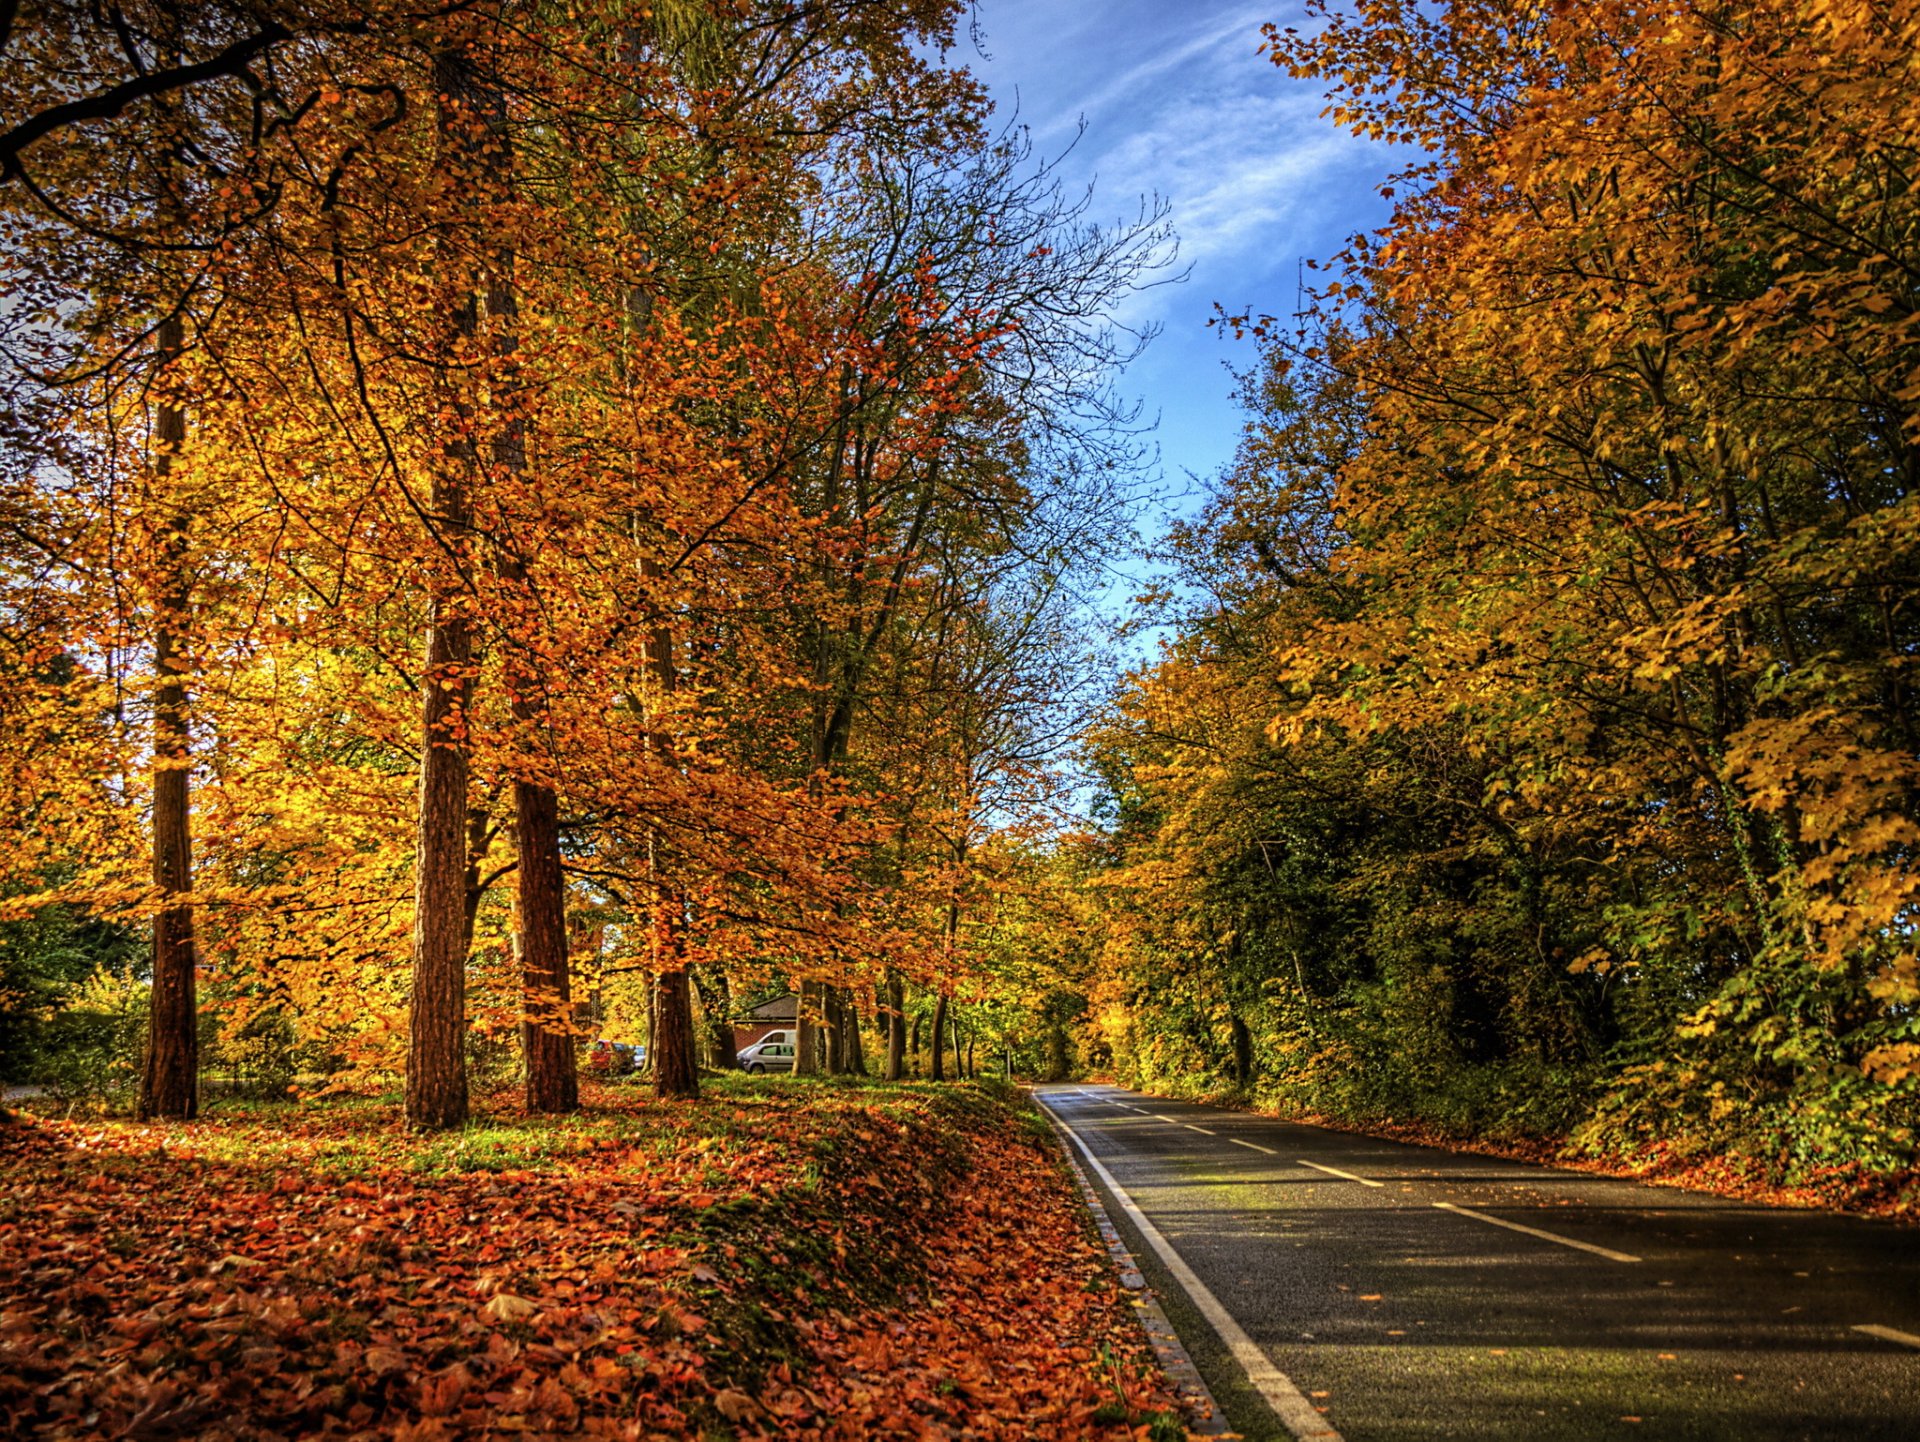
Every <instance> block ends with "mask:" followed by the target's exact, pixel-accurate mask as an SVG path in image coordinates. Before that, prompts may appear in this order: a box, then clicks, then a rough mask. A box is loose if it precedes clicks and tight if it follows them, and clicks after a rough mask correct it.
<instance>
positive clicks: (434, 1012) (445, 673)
mask: <svg viewBox="0 0 1920 1442" xmlns="http://www.w3.org/2000/svg"><path fill="white" fill-rule="evenodd" d="M432 503H433V508H434V511H435V513H436V515H437V516H438V517H439V518H440V519H441V520H442V522H444V523H445V524H446V525H447V526H448V527H449V529H453V528H456V527H458V528H464V526H465V523H466V519H467V516H466V496H465V494H464V491H463V488H462V487H461V486H460V485H459V484H458V482H457V481H456V480H455V479H454V478H453V477H452V476H451V475H446V474H436V475H435V477H434V482H433V502H432ZM433 588H434V593H433V595H432V598H431V603H430V604H431V607H432V610H431V614H430V619H429V621H428V624H427V664H426V670H425V674H424V679H423V683H422V685H421V691H422V693H423V697H424V701H423V705H422V716H421V738H422V741H423V743H424V744H423V745H422V747H421V756H420V816H419V830H418V835H417V838H416V843H415V862H414V896H413V994H412V996H411V997H410V998H409V1000H408V1008H407V1010H408V1022H409V1034H408V1041H407V1120H408V1121H409V1122H410V1123H412V1124H413V1125H414V1126H417V1127H435V1128H438V1127H457V1126H459V1125H460V1124H461V1123H463V1122H465V1121H466V1119H467V1068H466V1042H467V925H466V893H467V884H466V883H467V742H466V725H465V716H466V712H467V706H468V703H469V701H470V700H471V697H472V690H473V680H472V675H471V670H470V667H471V663H472V659H473V633H472V628H471V626H470V624H469V623H468V621H467V619H466V617H465V616H464V615H463V614H462V612H461V608H460V604H459V597H458V596H457V595H456V594H454V590H453V587H452V586H451V585H449V584H448V583H446V582H444V581H439V580H436V581H435V582H434V583H433Z"/></svg>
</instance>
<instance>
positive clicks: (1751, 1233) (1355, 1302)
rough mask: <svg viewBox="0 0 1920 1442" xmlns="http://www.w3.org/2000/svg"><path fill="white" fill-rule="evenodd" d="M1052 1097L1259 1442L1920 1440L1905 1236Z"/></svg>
mask: <svg viewBox="0 0 1920 1442" xmlns="http://www.w3.org/2000/svg"><path fill="white" fill-rule="evenodd" d="M1039 1095H1040V1098H1041V1100H1042V1101H1043V1102H1044V1103H1045V1104H1046V1106H1047V1107H1048V1108H1049V1110H1051V1111H1052V1112H1053V1113H1054V1115H1055V1116H1056V1118H1057V1119H1058V1120H1059V1121H1060V1122H1061V1123H1062V1124H1064V1125H1065V1126H1066V1127H1067V1129H1068V1130H1069V1131H1070V1133H1071V1134H1072V1135H1073V1137H1074V1138H1076V1139H1077V1141H1078V1142H1079V1144H1080V1145H1081V1146H1082V1147H1083V1148H1085V1149H1086V1150H1087V1151H1090V1152H1091V1154H1092V1156H1093V1158H1094V1159H1095V1160H1096V1161H1097V1163H1098V1164H1099V1165H1098V1168H1097V1169H1096V1170H1099V1169H1104V1173H1105V1177H1104V1178H1103V1180H1102V1181H1101V1183H1100V1184H1101V1186H1102V1189H1103V1190H1104V1191H1107V1192H1108V1193H1109V1196H1108V1201H1109V1204H1110V1205H1111V1204H1113V1203H1115V1202H1116V1201H1118V1200H1119V1199H1118V1198H1115V1197H1114V1196H1112V1195H1111V1192H1112V1191H1113V1189H1114V1187H1115V1186H1117V1187H1118V1188H1119V1189H1120V1190H1122V1191H1124V1192H1125V1193H1126V1197H1127V1199H1129V1200H1130V1202H1131V1204H1132V1205H1133V1206H1134V1207H1137V1209H1138V1211H1139V1213H1141V1214H1144V1217H1145V1219H1146V1221H1147V1224H1148V1225H1149V1226H1150V1227H1152V1228H1153V1229H1155V1230H1156V1231H1157V1232H1158V1233H1159V1234H1160V1235H1161V1237H1162V1238H1163V1239H1164V1241H1165V1243H1166V1244H1169V1245H1170V1246H1171V1248H1172V1249H1173V1251H1174V1253H1175V1256H1176V1259H1177V1263H1180V1264H1184V1267H1185V1268H1186V1269H1190V1278H1189V1280H1188V1283H1187V1286H1186V1287H1184V1288H1182V1287H1181V1286H1179V1285H1177V1284H1176V1282H1175V1279H1174V1277H1173V1275H1172V1274H1171V1273H1170V1272H1169V1270H1168V1267H1167V1264H1166V1263H1164V1262H1162V1261H1161V1260H1160V1259H1159V1258H1158V1257H1156V1256H1155V1255H1154V1248H1153V1246H1152V1245H1151V1242H1150V1240H1149V1239H1147V1238H1145V1237H1143V1236H1142V1234H1141V1231H1140V1228H1139V1226H1138V1224H1137V1221H1130V1220H1129V1219H1128V1218H1127V1217H1126V1216H1124V1215H1123V1213H1124V1211H1125V1208H1124V1206H1121V1207H1115V1209H1114V1210H1115V1212H1116V1220H1118V1221H1119V1223H1120V1225H1121V1226H1122V1228H1123V1229H1125V1230H1126V1231H1127V1232H1129V1233H1130V1234H1131V1235H1130V1236H1129V1238H1128V1240H1129V1243H1130V1244H1131V1245H1132V1246H1133V1247H1134V1248H1135V1253H1136V1255H1137V1256H1138V1257H1139V1259H1140V1261H1141V1262H1142V1264H1143V1266H1144V1267H1145V1268H1146V1270H1147V1272H1148V1274H1149V1277H1150V1278H1151V1279H1152V1280H1153V1282H1154V1285H1155V1287H1156V1289H1157V1290H1158V1291H1160V1293H1161V1294H1162V1297H1163V1299H1164V1300H1165V1301H1166V1302H1167V1303H1168V1311H1169V1313H1170V1314H1172V1316H1173V1320H1174V1322H1175V1324H1176V1326H1177V1327H1178V1328H1179V1330H1180V1332H1181V1335H1182V1337H1183V1339H1184V1340H1185V1341H1186V1342H1187V1344H1188V1346H1189V1347H1190V1348H1191V1349H1192V1350H1193V1352H1194V1354H1195V1359H1196V1361H1198V1362H1199V1364H1200V1366H1201V1369H1202V1371H1203V1372H1205V1373H1206V1374H1207V1375H1208V1378H1209V1380H1210V1381H1211V1382H1212V1383H1213V1385H1214V1389H1215V1392H1216V1394H1217V1395H1218V1396H1219V1398H1220V1401H1221V1403H1222V1405H1223V1407H1224V1408H1225V1409H1226V1411H1227V1413H1228V1416H1229V1418H1230V1419H1231V1420H1232V1421H1233V1422H1234V1423H1235V1425H1236V1426H1237V1427H1238V1428H1240V1430H1242V1431H1243V1432H1245V1433H1246V1434H1247V1435H1249V1436H1251V1437H1286V1436H1289V1435H1294V1436H1311V1435H1319V1436H1323V1437H1324V1436H1341V1437H1345V1438H1346V1439H1348V1442H1362V1439H1370V1438H1381V1439H1386V1438H1391V1439H1396V1442H1401V1439H1421V1438H1440V1437H1471V1438H1475V1439H1483V1438H1486V1439H1491V1438H1515V1439H1528V1442H1535V1439H1549V1438H1582V1439H1587V1438H1608V1437H1643V1438H1653V1437H1658V1438H1662V1439H1667V1438H1675V1439H1678V1438H1703V1439H1704V1438H1726V1439H1735V1438H1738V1439H1776V1438H1777V1439H1787V1438H1836V1437H1847V1438H1861V1439H1868V1438H1886V1439H1889V1442H1893V1439H1902V1442H1904V1439H1910V1438H1913V1437H1915V1436H1920V1232H1915V1231H1914V1230H1912V1229H1911V1228H1906V1227H1902V1226H1899V1225H1896V1224H1893V1223H1887V1222H1880V1221H1874V1220H1868V1219H1863V1218H1857V1217H1845V1216H1835V1215H1830V1214H1826V1213H1819V1212H1796V1211H1782V1210H1778V1209H1770V1208H1764V1207H1757V1206H1752V1205H1747V1204H1743V1203H1737V1202H1729V1201H1726V1200H1724V1199H1721V1198H1717V1197H1709V1196H1703V1195H1699V1194H1694V1193H1687V1192H1679V1191H1673V1190H1668V1189H1662V1188H1654V1187H1648V1186H1645V1185H1642V1184H1639V1183H1634V1182H1627V1181H1620V1180H1616V1179H1612V1178H1604V1177H1595V1176H1589V1175H1586V1174H1582V1173H1571V1172H1563V1171H1557V1170H1554V1169H1552V1168H1546V1167H1536V1166H1529V1165H1526V1164H1523V1163H1518V1162H1511V1161H1503V1160H1500V1159H1498V1158H1489V1157H1484V1156H1475V1155H1466V1154H1461V1153H1455V1152H1448V1151H1442V1150H1437V1149H1435V1148H1431V1147H1420V1146H1410V1145H1407V1144H1404V1143H1399V1142H1390V1141H1380V1140H1376V1139H1372V1138H1368V1137H1358V1136H1352V1135H1348V1134H1345V1133H1340V1132H1330V1131H1325V1130H1322V1129H1320V1128H1317V1127H1309V1126H1298V1125H1292V1124H1288V1123H1284V1122H1279V1121H1275V1120H1272V1119H1270V1118H1264V1117H1257V1116H1250V1115H1247V1114H1245V1113H1239V1112H1229V1111H1222V1110H1219V1109H1216V1108H1212V1107H1203V1106H1196V1105H1194V1104H1192V1103H1188V1102H1178V1101H1171V1100H1167V1099H1164V1098H1159V1097H1147V1096H1142V1095H1140V1094H1138V1093H1134V1092H1129V1091H1125V1090H1122V1089H1120V1088H1118V1087H1095V1086H1088V1087H1073V1086H1062V1087H1046V1088H1041V1089H1039ZM1083 1160H1084V1153H1083ZM1196 1281H1197V1282H1198V1283H1199V1284H1200V1286H1201V1287H1202V1288H1204V1290H1205V1291H1206V1292H1207V1293H1210V1294H1211V1300H1212V1301H1215V1302H1217V1304H1218V1306H1219V1307H1220V1308H1222V1309H1224V1311H1225V1312H1226V1313H1227V1314H1228V1316H1229V1319H1230V1320H1229V1321H1228V1322H1227V1324H1226V1329H1227V1331H1228V1333H1229V1337H1230V1338H1231V1334H1232V1333H1233V1332H1234V1330H1235V1329H1236V1328H1237V1329H1238V1330H1239V1331H1241V1332H1244V1334H1245V1337H1246V1339H1247V1340H1248V1341H1249V1342H1250V1343H1251V1345H1252V1348H1254V1349H1257V1350H1255V1351H1254V1352H1253V1353H1252V1355H1253V1357H1254V1358H1255V1359H1256V1362H1255V1369H1254V1370H1255V1371H1256V1372H1257V1371H1258V1370H1259V1368H1260V1366H1261V1364H1265V1366H1266V1367H1267V1369H1268V1370H1269V1372H1272V1371H1273V1369H1277V1372H1278V1373H1279V1374H1284V1375H1283V1376H1282V1377H1281V1379H1280V1382H1279V1384H1278V1386H1277V1388H1276V1385H1275V1384H1274V1382H1273V1381H1272V1378H1271V1377H1268V1378H1266V1379H1260V1378H1256V1379H1255V1381H1256V1382H1258V1381H1262V1380H1264V1382H1265V1386H1264V1387H1263V1388H1260V1389H1258V1390H1257V1389H1256V1386H1255V1385H1254V1383H1250V1381H1249V1378H1248V1374H1247V1370H1246V1369H1245V1368H1244V1367H1243V1366H1242V1365H1241V1364H1240V1363H1237V1362H1236V1361H1235V1360H1234V1358H1233V1356H1232V1354H1231V1352H1230V1350H1229V1347H1228V1345H1226V1344H1224V1343H1223V1342H1222V1341H1221V1340H1220V1337H1219V1328H1218V1326H1217V1324H1215V1325H1210V1324H1209V1322H1208V1321H1207V1320H1206V1319H1205V1318H1204V1317H1203V1311H1204V1309H1205V1308H1204V1300H1203V1302H1202V1304H1200V1305H1196V1303H1195V1301H1194V1299H1193V1296H1192V1295H1191V1293H1192V1283H1193V1282H1196ZM1262 1391H1264V1392H1265V1393H1266V1397H1265V1398H1264V1399H1263V1397H1262V1395H1261V1392H1262ZM1290 1401H1291V1406H1289V1402H1290ZM1270 1403H1277V1406H1275V1405H1269V1404H1270ZM1287 1417H1290V1418H1291V1420H1292V1424H1293V1425H1292V1426H1291V1427H1289V1426H1287V1425H1286V1424H1285V1423H1284V1422H1283V1421H1282V1418H1287ZM1303 1418H1304V1419H1305V1420H1304V1421H1303ZM1316 1424H1317V1425H1316ZM1319 1429H1324V1430H1319Z"/></svg>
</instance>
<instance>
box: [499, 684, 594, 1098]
mask: <svg viewBox="0 0 1920 1442" xmlns="http://www.w3.org/2000/svg"><path fill="white" fill-rule="evenodd" d="M514 709H515V711H516V713H517V712H518V711H519V710H520V709H521V703H520V702H519V701H518V700H516V701H515V703H514ZM513 809H514V828H513V835H514V846H515V849H516V851H517V853H518V856H519V862H520V864H519V868H518V871H517V872H516V877H517V881H518V888H519V890H518V896H517V901H518V906H517V910H518V913H519V924H520V996H521V1007H522V1011H523V1016H522V1019H521V1037H522V1044H523V1046H524V1048H525V1052H526V1059H527V1110H528V1111H531V1112H571V1111H578V1110H579V1109H580V1077H579V1072H578V1071H577V1069H576V1068H575V1066H574V1052H573V982H572V978H571V976H569V974H568V965H567V897H566V877H565V874H564V873H563V872H562V870H561V867H560V803H559V798H558V797H556V796H555V795H554V793H553V791H552V789H551V788H549V787H546V786H539V785H535V784H534V783H532V782H530V781H516V782H515V783H514V786H513Z"/></svg>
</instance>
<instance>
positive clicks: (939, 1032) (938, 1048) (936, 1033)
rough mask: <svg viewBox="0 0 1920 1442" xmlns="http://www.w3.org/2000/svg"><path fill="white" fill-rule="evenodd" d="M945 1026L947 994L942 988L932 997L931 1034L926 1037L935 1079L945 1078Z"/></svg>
mask: <svg viewBox="0 0 1920 1442" xmlns="http://www.w3.org/2000/svg"><path fill="white" fill-rule="evenodd" d="M946 1027H947V994H946V992H945V991H944V990H943V991H941V992H940V993H939V995H937V996H936V997H934V999H933V1034H932V1036H931V1037H930V1038H929V1039H928V1040H929V1041H930V1043H931V1046H932V1052H933V1072H932V1076H933V1079H934V1080H935V1081H945V1080H946V1079H947V1063H946V1054H947V1052H946V1043H945V1042H944V1040H943V1038H944V1037H945V1035H946Z"/></svg>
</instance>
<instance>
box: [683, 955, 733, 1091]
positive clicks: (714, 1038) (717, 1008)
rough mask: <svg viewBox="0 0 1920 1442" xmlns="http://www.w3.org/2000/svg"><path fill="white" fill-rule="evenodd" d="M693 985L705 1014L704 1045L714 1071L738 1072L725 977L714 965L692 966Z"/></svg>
mask: <svg viewBox="0 0 1920 1442" xmlns="http://www.w3.org/2000/svg"><path fill="white" fill-rule="evenodd" d="M693 984H694V988H695V990H697V991H698V992H699V994H700V1009H701V1011H702V1012H704V1013H705V1015H706V1021H707V1045H708V1048H709V1049H710V1050H711V1051H712V1052H713V1065H714V1068H715V1069H716V1070H718V1071H738V1070H740V1051H739V1048H738V1047H736V1046H735V1045H734V1041H733V993H732V989H731V988H730V987H729V986H728V985H727V974H726V973H725V972H724V971H722V970H720V968H719V967H718V966H705V967H702V966H696V967H695V968H694V969H693Z"/></svg>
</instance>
